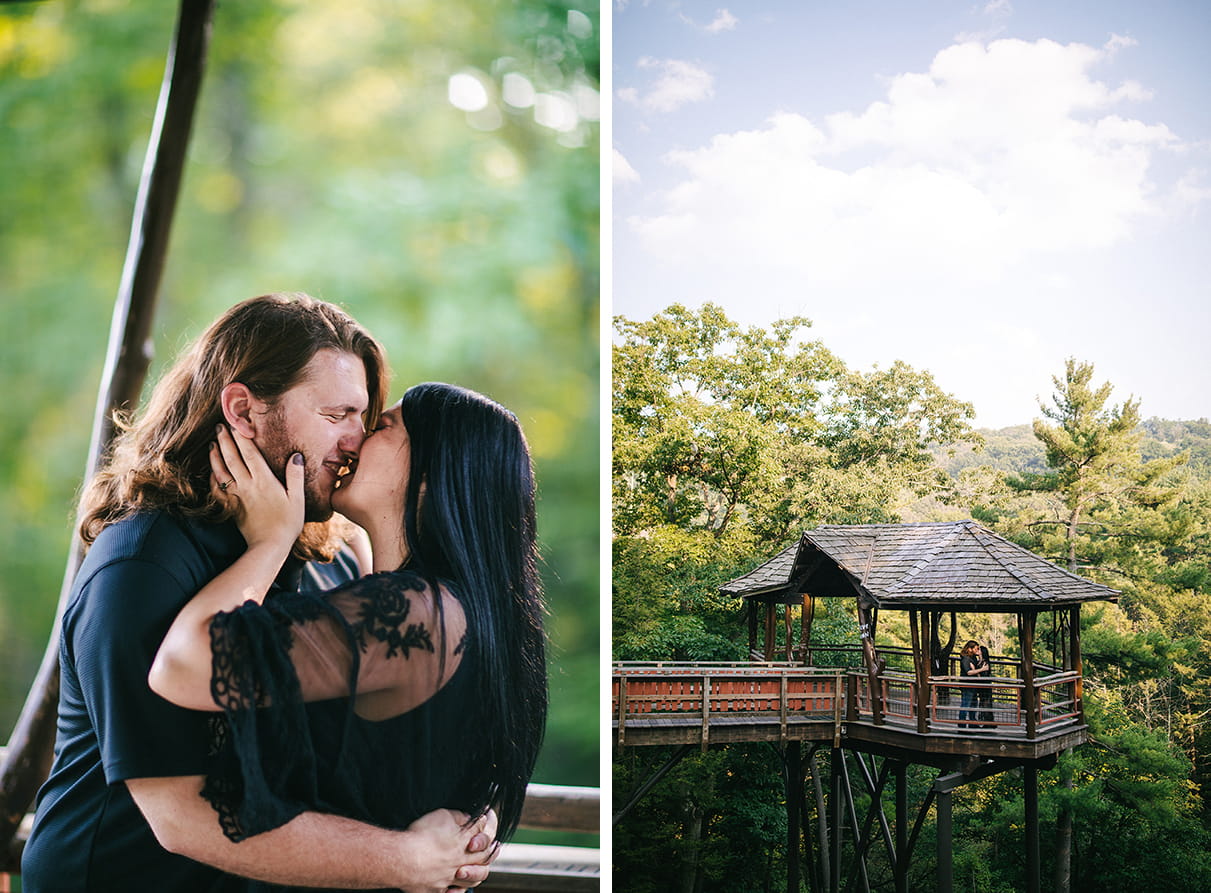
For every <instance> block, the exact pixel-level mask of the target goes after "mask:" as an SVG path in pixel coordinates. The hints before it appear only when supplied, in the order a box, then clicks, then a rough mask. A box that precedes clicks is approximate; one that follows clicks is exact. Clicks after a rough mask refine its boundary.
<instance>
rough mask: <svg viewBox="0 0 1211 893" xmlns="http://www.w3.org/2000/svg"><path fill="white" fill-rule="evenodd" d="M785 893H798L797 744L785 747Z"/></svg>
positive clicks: (800, 789)
mask: <svg viewBox="0 0 1211 893" xmlns="http://www.w3.org/2000/svg"><path fill="white" fill-rule="evenodd" d="M784 763H785V766H784V767H783V768H784V772H785V778H786V855H787V867H786V893H800V891H799V819H800V813H799V804H800V802H801V801H802V799H803V762H802V758H801V755H800V753H799V742H798V741H791V742H788V743H787V745H786V759H785V760H784Z"/></svg>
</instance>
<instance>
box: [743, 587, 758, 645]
mask: <svg viewBox="0 0 1211 893" xmlns="http://www.w3.org/2000/svg"><path fill="white" fill-rule="evenodd" d="M744 603H745V605H746V607H747V610H748V653H749V658H750V659H751V658H752V655H753V652H755V651H756V650H757V600H756V599H753V598H749V599H745V601H744Z"/></svg>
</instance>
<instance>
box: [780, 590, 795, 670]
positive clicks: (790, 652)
mask: <svg viewBox="0 0 1211 893" xmlns="http://www.w3.org/2000/svg"><path fill="white" fill-rule="evenodd" d="M793 628H794V626H793V623H792V618H791V606H790V605H789V604H788V605H783V606H782V631H783V633H784V634H785V638H786V645H785V651H786V660H787V662H788V663H789V662H790V661H792V660H794V654H795V637H794V635H793V634H792V630H793Z"/></svg>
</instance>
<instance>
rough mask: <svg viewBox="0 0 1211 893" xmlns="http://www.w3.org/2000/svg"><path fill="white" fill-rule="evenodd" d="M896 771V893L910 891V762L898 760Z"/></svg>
mask: <svg viewBox="0 0 1211 893" xmlns="http://www.w3.org/2000/svg"><path fill="white" fill-rule="evenodd" d="M895 772H896V860H895V865H894V866H893V873H894V875H895V881H896V893H908V764H907V763H902V762H899V761H897V762H896V765H895Z"/></svg>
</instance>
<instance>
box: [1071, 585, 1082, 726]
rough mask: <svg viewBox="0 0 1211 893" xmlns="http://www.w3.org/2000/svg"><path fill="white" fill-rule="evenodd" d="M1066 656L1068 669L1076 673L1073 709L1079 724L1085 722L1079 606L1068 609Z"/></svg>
mask: <svg viewBox="0 0 1211 893" xmlns="http://www.w3.org/2000/svg"><path fill="white" fill-rule="evenodd" d="M1068 612H1069V613H1068V636H1069V646H1068V654H1069V657H1070V658H1071V661H1072V666H1071V667H1069V668H1068V669H1071V670H1073V671H1074V672H1076V674H1077V675H1076V682H1075V683H1074V684H1073V692H1072V693H1073V700H1074V701H1075V702H1076V703H1075V704H1073V708H1074V709H1075V710H1076V715H1077V716H1078V717H1079V718H1080V720H1081V722H1084V721H1085V676H1084V670H1083V669H1082V666H1081V606H1080V605H1073V606H1072V607H1071V608H1069V609H1068Z"/></svg>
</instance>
